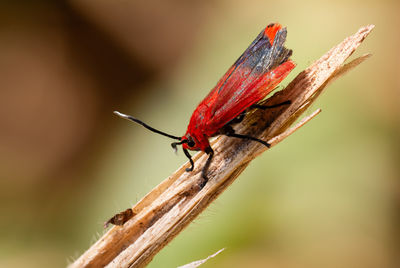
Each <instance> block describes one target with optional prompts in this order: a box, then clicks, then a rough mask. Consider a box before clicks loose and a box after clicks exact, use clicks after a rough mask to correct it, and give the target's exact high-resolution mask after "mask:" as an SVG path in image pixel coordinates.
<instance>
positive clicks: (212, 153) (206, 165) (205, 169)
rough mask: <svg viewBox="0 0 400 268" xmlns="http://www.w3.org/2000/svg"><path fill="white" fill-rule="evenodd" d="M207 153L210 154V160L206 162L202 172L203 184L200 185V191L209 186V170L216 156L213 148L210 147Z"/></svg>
mask: <svg viewBox="0 0 400 268" xmlns="http://www.w3.org/2000/svg"><path fill="white" fill-rule="evenodd" d="M205 152H206V153H207V154H208V158H207V161H206V164H205V165H204V167H203V170H202V171H201V177H202V178H203V180H202V182H201V183H200V189H203V187H204V186H205V185H206V184H207V182H208V177H207V174H206V173H207V171H208V168H209V167H210V164H211V160H212V158H213V156H214V151H213V149H212V148H211V147H208V148H207V149H206V150H205Z"/></svg>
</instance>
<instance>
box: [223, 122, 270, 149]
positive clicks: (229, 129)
mask: <svg viewBox="0 0 400 268" xmlns="http://www.w3.org/2000/svg"><path fill="white" fill-rule="evenodd" d="M221 134H223V135H226V136H228V137H233V138H239V139H244V140H252V141H256V142H259V143H261V144H263V145H265V146H267V147H268V148H269V147H271V144H269V143H268V142H265V141H263V140H260V139H257V138H254V137H251V136H247V135H242V134H237V133H235V130H234V129H233V128H232V127H231V126H230V125H225V126H224V128H223V129H222V130H221Z"/></svg>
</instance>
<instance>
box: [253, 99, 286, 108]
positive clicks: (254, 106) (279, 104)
mask: <svg viewBox="0 0 400 268" xmlns="http://www.w3.org/2000/svg"><path fill="white" fill-rule="evenodd" d="M290 104H292V102H291V101H290V100H287V101H284V102H281V103H278V104H274V105H260V104H253V105H251V108H257V109H262V110H265V109H271V108H277V107H281V106H284V105H290Z"/></svg>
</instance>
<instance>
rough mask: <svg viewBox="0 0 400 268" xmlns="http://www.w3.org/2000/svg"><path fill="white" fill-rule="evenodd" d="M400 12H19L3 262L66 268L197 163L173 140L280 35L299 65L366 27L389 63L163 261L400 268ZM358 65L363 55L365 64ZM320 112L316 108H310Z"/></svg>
mask: <svg viewBox="0 0 400 268" xmlns="http://www.w3.org/2000/svg"><path fill="white" fill-rule="evenodd" d="M399 11H400V2H399V1H395V0H386V1H379V0H336V1H320V0H318V1H317V0H314V1H288V0H282V1H270V0H264V1H261V0H258V1H249V0H240V1H228V0H214V1H194V0H193V1H183V0H181V1H179V0H171V1H165V0H150V1H135V0H131V1H127V0H117V1H105V0H97V1H89V0H71V1H54V0H53V1H50V0H48V1H45V0H42V1H2V2H1V7H0V217H1V218H0V267H64V266H66V265H67V264H68V263H69V262H72V261H73V260H74V259H75V258H77V257H78V256H79V255H80V254H82V253H83V252H84V251H85V250H86V249H87V248H88V247H89V246H90V245H91V244H92V243H93V242H94V241H95V240H96V239H97V238H98V237H99V236H100V235H101V234H102V233H103V232H104V231H103V227H102V226H103V222H104V221H105V220H107V219H108V218H109V217H110V216H112V215H114V214H115V213H116V212H119V211H121V210H124V209H126V208H127V207H129V206H131V205H133V204H135V203H136V202H137V201H138V200H139V199H140V198H142V197H143V196H144V195H145V194H146V193H147V192H148V191H150V190H151V189H152V188H153V187H155V186H156V185H157V184H158V183H160V182H161V181H162V180H163V179H164V178H166V177H167V176H168V175H170V174H171V173H172V172H173V171H174V170H176V169H177V168H178V167H179V166H180V165H181V164H183V163H184V162H185V161H186V158H185V157H184V155H183V154H182V153H179V154H178V156H176V155H175V154H174V153H173V151H172V149H171V147H170V145H169V144H170V142H171V141H170V140H168V139H166V138H164V137H162V136H158V135H155V134H152V133H149V132H148V131H147V130H145V129H143V128H141V127H139V126H137V125H134V124H130V123H129V122H127V121H124V120H122V119H119V118H117V117H116V116H114V115H113V114H112V111H113V110H120V111H121V112H125V113H129V114H133V115H135V116H136V117H138V118H140V119H142V120H144V121H145V122H148V123H149V124H151V125H152V126H155V127H157V128H159V129H162V130H165V131H166V132H169V133H172V134H176V135H182V134H184V132H185V130H186V126H187V123H188V121H189V117H190V116H191V113H192V111H193V110H194V108H195V107H196V105H197V104H198V103H199V101H200V100H201V99H202V98H203V97H204V96H205V95H206V94H207V93H208V92H209V90H210V89H211V88H212V87H213V86H214V85H215V83H216V82H217V80H218V79H219V78H220V77H221V76H222V75H223V74H224V72H225V71H226V70H227V69H228V67H230V65H231V64H232V63H233V62H234V60H236V58H237V57H238V56H239V55H240V54H241V53H242V52H243V51H244V49H245V48H246V47H247V46H248V45H249V44H250V42H251V41H252V40H253V39H254V38H255V36H256V35H257V34H258V33H259V32H260V31H261V29H262V28H263V27H265V26H266V25H267V24H269V23H271V22H280V23H281V24H283V25H285V26H286V27H287V28H288V37H287V47H289V48H291V49H293V51H294V53H293V59H294V61H295V62H297V64H298V66H297V67H296V69H295V70H294V71H293V72H292V74H291V75H290V76H289V77H288V78H287V79H286V80H285V81H284V82H283V85H287V84H288V82H289V81H290V80H291V79H293V78H294V77H295V75H297V73H299V72H300V71H301V70H303V69H304V68H305V67H307V66H308V65H309V64H311V63H312V62H313V61H314V60H316V59H318V58H319V57H320V56H321V55H322V54H324V53H325V52H326V51H327V50H329V49H330V48H331V47H332V46H334V45H336V44H338V43H339V42H341V41H342V40H343V39H344V38H345V37H346V36H349V35H351V34H353V33H355V32H356V31H357V30H358V29H359V28H360V27H361V26H364V25H367V24H371V23H372V24H375V25H376V28H375V29H374V31H373V32H372V34H371V35H370V36H369V37H368V38H367V39H366V40H365V42H364V43H363V44H362V45H361V47H360V48H359V50H358V51H357V52H356V55H362V54H364V53H372V54H373V57H371V58H370V59H368V60H367V61H366V62H365V63H363V64H362V65H361V66H359V67H357V68H356V69H355V70H353V71H352V72H350V73H349V74H347V75H346V76H345V77H342V78H340V79H339V80H337V81H335V82H334V83H333V84H332V85H330V86H329V88H328V89H327V91H326V93H325V94H323V96H321V98H320V99H319V100H318V101H317V103H316V104H315V105H314V107H312V108H314V109H316V108H319V107H321V108H322V110H323V112H322V114H320V115H319V116H318V117H317V118H315V119H314V120H312V121H311V122H310V123H309V124H307V125H306V126H305V127H304V128H302V129H301V130H300V131H298V132H296V133H295V134H294V135H292V136H291V137H289V138H288V139H286V140H285V141H284V142H283V143H281V144H279V146H277V147H274V148H273V149H272V150H270V151H268V152H267V153H265V154H264V155H262V156H260V157H258V158H257V159H256V160H255V161H253V162H252V163H251V165H250V166H249V167H248V168H247V169H246V171H245V172H244V173H243V174H242V175H241V176H240V177H239V179H238V180H237V181H236V182H235V183H234V184H233V185H232V186H231V187H230V188H229V189H228V191H226V192H224V194H223V195H222V196H221V197H220V198H219V199H218V200H216V202H214V204H213V205H212V206H211V207H210V208H209V209H208V210H207V211H206V212H204V213H203V214H202V215H201V216H200V217H199V218H198V219H196V220H195V222H194V223H193V224H191V225H190V226H189V227H188V228H187V229H186V230H185V231H184V232H183V233H181V234H180V235H179V236H178V237H177V238H175V240H174V241H172V242H171V243H170V244H169V245H168V246H167V247H166V248H165V249H164V250H162V251H161V252H160V253H159V254H158V255H157V256H156V257H155V258H154V260H153V261H152V263H151V264H150V265H149V267H176V266H178V265H183V264H186V263H189V262H191V261H194V260H198V259H202V258H205V257H206V256H208V255H210V254H212V253H214V252H216V251H217V250H219V249H221V248H226V250H225V251H224V252H223V253H221V254H220V255H218V256H217V257H215V258H214V259H212V260H210V261H209V262H208V263H207V264H205V265H204V267H244V266H247V267H283V268H291V267H398V266H396V259H397V258H398V257H399V255H398V252H399V243H398V242H399V239H398V238H399V232H398V228H399V216H400V214H399V212H400V210H399V208H400V198H399V193H400V191H399V190H400V187H399V179H400V139H399V136H400V82H399V81H400V79H399V75H400V73H399V62H400V54H399V52H398V51H399V47H400V35H399V31H398V28H399V27H400V17H399V15H398V13H399ZM353 58H354V56H353ZM310 112H311V111H309V112H308V113H310Z"/></svg>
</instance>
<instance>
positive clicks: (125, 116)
mask: <svg viewBox="0 0 400 268" xmlns="http://www.w3.org/2000/svg"><path fill="white" fill-rule="evenodd" d="M114 114H116V115H118V116H119V117H121V118H123V119H126V120H130V121H133V122H135V123H138V124H139V125H142V126H144V127H145V128H147V129H148V130H150V131H153V132H155V133H158V134H160V135H163V136H166V137H168V138H171V139H175V140H178V141H180V140H181V137H177V136H173V135H170V134H167V133H165V132H162V131H160V130H158V129H155V128H152V127H151V126H149V125H147V124H146V123H144V122H142V121H140V120H139V119H136V118H134V117H132V116H130V115H127V114H123V113H120V112H118V111H114Z"/></svg>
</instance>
